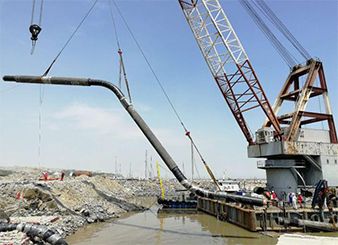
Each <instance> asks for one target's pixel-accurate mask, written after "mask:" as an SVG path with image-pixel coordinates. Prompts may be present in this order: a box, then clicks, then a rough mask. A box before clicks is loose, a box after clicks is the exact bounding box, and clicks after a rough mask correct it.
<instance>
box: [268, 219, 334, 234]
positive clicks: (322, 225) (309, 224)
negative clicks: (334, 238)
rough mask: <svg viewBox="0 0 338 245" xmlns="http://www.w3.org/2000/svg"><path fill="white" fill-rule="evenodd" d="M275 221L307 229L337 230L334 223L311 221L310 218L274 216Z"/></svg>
mask: <svg viewBox="0 0 338 245" xmlns="http://www.w3.org/2000/svg"><path fill="white" fill-rule="evenodd" d="M275 221H276V223H277V224H279V225H284V226H295V227H303V228H305V229H309V230H316V231H338V227H337V226H336V225H335V224H334V223H327V222H318V221H311V220H305V219H297V218H294V219H287V218H282V217H278V218H276V220H275Z"/></svg>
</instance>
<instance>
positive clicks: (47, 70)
mask: <svg viewBox="0 0 338 245" xmlns="http://www.w3.org/2000/svg"><path fill="white" fill-rule="evenodd" d="M97 2H98V0H95V2H94V3H93V4H92V6H91V7H90V8H89V10H88V11H87V13H86V14H85V16H84V17H83V18H82V20H81V22H80V23H79V24H78V25H77V27H76V28H75V30H74V31H73V33H72V34H71V35H70V37H69V38H68V39H67V41H66V43H65V44H64V45H63V47H62V48H61V50H60V51H59V53H58V54H57V55H56V56H55V58H54V59H53V61H52V62H51V64H50V65H49V66H48V68H47V69H46V71H45V72H44V73H43V75H42V76H43V77H44V76H47V75H48V73H49V71H50V70H51V68H52V67H53V65H54V64H55V62H56V60H57V59H58V58H59V57H60V55H61V53H62V52H63V50H64V49H65V48H66V47H67V45H68V44H69V43H70V41H71V40H72V39H73V37H74V35H75V34H76V32H77V31H78V30H79V29H80V27H81V25H82V24H83V22H84V21H85V20H86V19H87V17H88V16H89V14H90V13H91V12H92V10H93V8H94V7H95V5H96V3H97Z"/></svg>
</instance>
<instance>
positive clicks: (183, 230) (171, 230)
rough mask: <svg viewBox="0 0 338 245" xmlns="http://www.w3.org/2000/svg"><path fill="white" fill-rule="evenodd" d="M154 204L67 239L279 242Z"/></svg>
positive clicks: (81, 243)
mask: <svg viewBox="0 0 338 245" xmlns="http://www.w3.org/2000/svg"><path fill="white" fill-rule="evenodd" d="M158 208H159V207H158V206H153V207H152V208H151V209H150V210H147V211H145V212H143V213H129V214H127V215H125V216H123V217H121V218H119V219H115V220H112V221H110V222H106V223H100V224H93V225H89V226H87V227H85V228H82V229H81V230H79V231H78V232H76V233H75V234H74V235H72V236H70V237H69V238H68V239H67V241H68V242H69V244H72V245H73V244H74V245H89V244H175V245H177V244H229V245H230V244H243V245H249V244H250V245H255V244H257V245H258V244H276V243H277V239H276V238H271V237H269V236H266V235H262V234H260V233H254V232H249V231H247V230H244V229H242V228H239V227H237V226H235V225H232V224H230V223H226V222H223V221H219V220H217V219H216V218H215V217H213V216H210V215H207V214H205V213H201V212H197V213H191V214H177V213H175V214H172V213H171V214H170V213H158V212H157V211H158Z"/></svg>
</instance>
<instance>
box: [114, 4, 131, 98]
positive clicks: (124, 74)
mask: <svg viewBox="0 0 338 245" xmlns="http://www.w3.org/2000/svg"><path fill="white" fill-rule="evenodd" d="M109 9H110V16H111V19H112V23H113V29H114V33H115V38H116V45H117V48H118V51H117V53H118V54H119V67H120V68H119V88H120V89H121V80H122V75H123V78H124V83H125V84H126V89H127V92H128V97H129V102H130V104H132V100H131V93H130V88H129V82H128V79H127V73H126V68H125V66H124V62H123V57H122V49H121V45H120V41H119V36H118V32H117V27H116V23H115V19H114V14H113V8H112V3H111V1H109Z"/></svg>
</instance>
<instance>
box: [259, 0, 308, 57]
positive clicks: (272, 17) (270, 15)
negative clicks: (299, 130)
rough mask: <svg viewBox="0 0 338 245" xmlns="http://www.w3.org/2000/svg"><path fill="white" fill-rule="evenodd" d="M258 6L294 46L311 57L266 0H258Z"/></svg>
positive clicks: (302, 53)
mask: <svg viewBox="0 0 338 245" xmlns="http://www.w3.org/2000/svg"><path fill="white" fill-rule="evenodd" d="M256 6H257V7H258V9H260V11H261V12H262V13H263V14H264V15H265V16H266V17H267V18H268V19H269V20H270V21H271V23H272V24H274V25H275V27H276V28H277V29H278V30H279V31H280V32H281V33H282V34H283V35H284V36H285V38H287V39H288V40H289V42H290V43H291V44H292V46H293V47H294V48H295V49H297V51H298V52H299V53H300V54H301V55H302V56H303V58H304V59H306V60H308V59H310V58H311V55H310V54H309V52H308V51H307V50H306V49H305V48H304V47H303V46H302V45H301V43H300V42H299V41H298V40H297V38H296V37H295V36H294V35H293V34H292V33H291V32H290V30H289V29H288V28H287V26H286V25H285V24H284V23H283V22H282V21H281V20H280V19H279V18H278V16H277V15H276V14H275V12H274V11H273V10H272V9H271V8H270V7H269V6H268V5H267V4H266V2H265V1H264V0H256Z"/></svg>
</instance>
